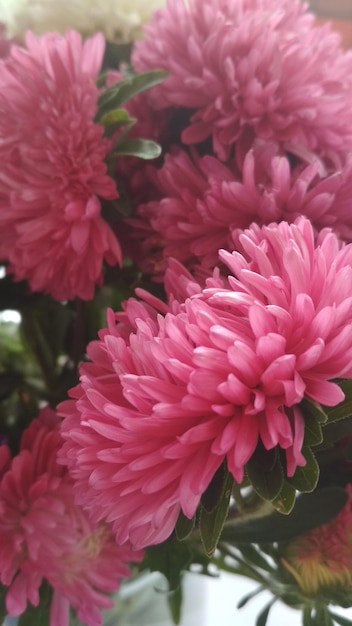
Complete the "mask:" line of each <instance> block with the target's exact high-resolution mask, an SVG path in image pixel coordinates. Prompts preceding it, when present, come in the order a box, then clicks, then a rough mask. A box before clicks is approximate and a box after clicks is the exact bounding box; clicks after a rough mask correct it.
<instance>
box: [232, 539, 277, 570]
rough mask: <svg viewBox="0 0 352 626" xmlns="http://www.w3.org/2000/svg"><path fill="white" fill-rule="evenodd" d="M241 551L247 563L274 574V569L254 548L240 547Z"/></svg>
mask: <svg viewBox="0 0 352 626" xmlns="http://www.w3.org/2000/svg"><path fill="white" fill-rule="evenodd" d="M239 550H241V553H242V555H243V557H244V558H245V559H246V561H249V562H250V563H251V564H252V565H255V566H256V567H259V568H260V569H262V570H264V571H266V572H269V573H270V574H272V573H273V571H274V568H273V567H272V566H271V565H270V563H269V562H268V561H267V560H266V559H265V558H264V557H263V555H262V554H261V553H260V552H258V550H257V549H256V548H255V547H254V546H252V545H248V546H240V547H239Z"/></svg>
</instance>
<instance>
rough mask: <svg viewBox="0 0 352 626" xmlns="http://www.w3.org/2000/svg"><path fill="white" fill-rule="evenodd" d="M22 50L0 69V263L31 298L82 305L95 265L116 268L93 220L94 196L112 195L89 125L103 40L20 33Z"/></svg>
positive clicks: (113, 246)
mask: <svg viewBox="0 0 352 626" xmlns="http://www.w3.org/2000/svg"><path fill="white" fill-rule="evenodd" d="M26 44H27V48H26V49H22V48H20V47H18V46H12V48H11V51H10V55H9V57H8V58H7V59H5V60H4V61H2V62H1V65H0V159H1V170H0V258H1V259H2V260H3V261H8V262H9V266H8V271H9V272H11V273H13V274H14V277H15V279H16V280H22V279H26V280H28V281H29V284H30V287H31V289H32V290H33V291H44V292H47V293H50V294H52V295H53V297H54V298H57V299H70V298H74V297H76V296H78V297H80V298H83V299H90V298H92V296H93V292H94V287H95V285H96V284H100V283H101V281H102V265H103V261H104V260H105V261H106V262H107V263H110V264H116V263H120V262H121V250H120V246H119V243H118V241H117V239H116V237H115V235H114V234H113V233H112V231H111V229H110V228H109V226H108V224H107V223H106V222H105V221H104V220H103V219H102V217H101V203H100V198H103V199H112V198H116V197H117V191H116V187H115V183H114V181H113V180H112V178H110V177H109V176H108V175H107V168H106V165H105V163H104V159H105V157H106V155H107V153H108V151H109V149H110V147H111V142H110V140H107V139H105V138H104V137H103V127H102V126H100V125H98V124H96V123H94V117H95V115H96V112H97V98H98V88H97V86H96V84H95V81H96V78H97V75H98V72H99V70H100V67H101V63H102V57H103V53H104V39H103V37H102V35H96V36H94V37H92V38H91V39H88V40H87V41H86V42H85V43H82V40H81V37H80V35H79V34H78V33H76V32H74V31H69V32H67V34H66V36H65V37H61V36H59V35H56V34H52V33H49V34H46V35H43V36H42V37H35V36H34V35H32V34H30V33H29V34H28V35H27V38H26Z"/></svg>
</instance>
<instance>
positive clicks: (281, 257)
mask: <svg viewBox="0 0 352 626" xmlns="http://www.w3.org/2000/svg"><path fill="white" fill-rule="evenodd" d="M239 239H240V245H241V249H242V253H240V252H233V253H229V252H225V251H223V252H222V253H221V259H222V260H223V262H224V263H225V264H226V265H227V266H228V268H229V271H230V276H229V278H228V279H227V280H225V279H222V278H221V277H220V276H219V275H218V274H216V272H215V273H214V275H213V277H211V278H209V279H208V280H207V285H206V287H205V288H202V286H201V285H197V283H196V281H195V280H194V279H193V281H192V279H190V280H188V276H189V275H188V273H187V271H186V270H183V269H182V267H181V266H180V265H179V264H177V263H175V262H174V263H173V264H172V268H171V269H172V275H171V277H168V279H167V281H166V282H167V286H168V288H169V289H171V290H172V288H173V287H172V285H173V283H176V288H175V290H174V296H176V298H177V297H180V296H181V297H182V294H186V295H187V296H188V297H187V299H186V300H185V301H184V302H183V303H182V302H178V301H177V300H175V299H172V301H171V305H170V306H171V307H172V308H171V310H169V312H168V311H167V307H166V305H161V304H160V303H158V302H157V301H156V300H155V299H153V298H152V296H149V297H147V299H148V304H143V303H141V302H138V301H136V300H133V299H131V300H129V301H128V302H127V304H126V307H125V312H124V314H123V315H122V316H121V315H120V314H118V315H117V316H115V315H114V314H113V313H112V312H110V314H109V317H108V327H107V328H106V329H104V330H102V331H101V332H100V335H99V340H98V341H95V342H92V343H91V344H90V345H89V346H88V355H89V357H90V359H91V362H90V363H85V364H83V365H82V367H81V371H80V374H81V377H80V384H79V385H78V386H77V387H76V388H75V389H73V390H72V391H71V396H72V398H73V399H72V400H69V401H66V402H64V403H62V404H61V405H60V406H59V411H60V413H61V414H62V415H64V416H65V419H64V421H63V426H62V429H63V430H62V432H63V437H64V439H65V440H66V441H65V444H64V446H63V449H62V452H61V458H62V461H63V462H64V463H66V464H68V466H69V468H70V472H71V475H72V477H73V479H74V482H75V489H76V494H77V497H78V499H79V502H80V503H81V504H82V505H83V506H86V507H88V508H89V510H90V511H91V513H92V515H93V517H94V519H96V520H99V519H104V518H106V519H108V520H109V521H110V522H113V526H114V530H115V532H116V536H117V539H118V541H120V542H123V541H126V540H127V539H128V538H130V540H131V541H132V543H133V544H135V545H137V546H143V545H147V544H152V543H159V542H161V541H163V540H164V539H165V538H166V537H167V536H168V535H169V534H170V533H171V531H172V529H173V526H174V524H175V522H176V519H177V516H178V513H179V511H180V509H182V511H183V513H184V514H185V515H187V516H188V517H192V515H193V514H194V512H195V510H196V508H197V506H198V504H199V500H200V497H201V495H202V493H204V491H205V490H206V488H207V486H208V485H209V483H210V481H211V479H212V477H213V475H214V473H215V472H216V470H217V469H218V467H219V466H220V465H221V464H222V463H223V461H224V460H226V461H227V465H228V468H229V470H230V472H231V473H232V474H233V476H234V478H235V479H236V480H237V481H239V482H241V481H242V478H243V474H244V469H245V466H246V463H247V462H248V461H249V460H250V459H251V457H252V455H253V453H254V452H255V450H256V447H257V445H258V443H260V442H261V443H262V445H263V446H264V448H266V449H268V450H269V449H273V448H275V447H279V448H281V449H282V450H283V451H284V452H285V455H286V468H285V472H286V474H287V475H288V476H292V475H293V474H294V472H295V470H296V468H297V466H300V465H301V466H302V465H304V464H305V462H306V460H305V458H304V456H303V455H302V444H303V438H304V429H305V422H304V415H303V414H302V412H301V410H300V407H299V404H300V402H301V401H302V399H303V398H304V397H305V396H307V397H308V398H311V399H312V400H315V401H317V402H321V403H323V404H326V405H336V404H338V403H339V402H340V401H341V400H342V399H343V397H344V396H343V392H342V391H341V389H340V388H339V387H338V385H337V384H336V383H334V382H331V381H332V380H333V379H335V378H337V377H352V366H351V363H352V340H351V336H352V333H351V331H352V325H351V313H352V269H351V267H352V246H351V245H349V246H346V247H344V248H341V247H340V243H339V241H338V239H337V238H336V236H335V235H334V234H332V233H331V232H329V231H325V232H322V233H321V234H320V236H319V239H318V242H317V243H316V244H315V242H314V234H313V229H312V227H311V224H310V223H309V222H308V221H307V220H305V219H303V218H301V219H300V220H298V221H297V222H296V223H295V224H293V225H289V224H287V223H286V222H282V223H281V224H279V225H277V224H271V225H270V226H266V227H262V228H259V226H256V225H252V227H251V228H250V229H248V230H247V231H245V232H244V233H242V235H241V236H240V238H239ZM140 295H142V296H144V297H146V295H145V294H140ZM153 307H154V309H153ZM157 308H158V309H159V311H160V312H161V313H162V315H160V314H159V315H158V314H157V310H156V309H157ZM116 322H117V323H116Z"/></svg>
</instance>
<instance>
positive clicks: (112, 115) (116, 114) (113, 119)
mask: <svg viewBox="0 0 352 626" xmlns="http://www.w3.org/2000/svg"><path fill="white" fill-rule="evenodd" d="M130 122H133V123H135V122H136V119H135V118H134V117H130V114H129V113H128V112H127V111H126V110H125V109H112V110H111V111H107V112H106V113H104V115H102V116H101V118H100V123H101V124H104V126H108V125H109V124H119V125H123V124H128V123H130Z"/></svg>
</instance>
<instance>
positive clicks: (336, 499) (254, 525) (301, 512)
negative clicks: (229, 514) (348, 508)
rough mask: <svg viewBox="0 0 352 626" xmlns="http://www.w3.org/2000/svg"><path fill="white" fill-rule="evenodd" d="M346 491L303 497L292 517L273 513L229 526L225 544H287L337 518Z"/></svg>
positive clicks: (224, 534)
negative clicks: (281, 542)
mask: <svg viewBox="0 0 352 626" xmlns="http://www.w3.org/2000/svg"><path fill="white" fill-rule="evenodd" d="M346 501H347V493H346V490H345V489H343V488H342V487H325V488H324V489H316V490H315V491H314V492H312V493H307V494H301V495H300V496H299V497H298V498H297V500H296V504H295V506H294V507H293V509H292V511H291V513H290V515H281V514H280V513H276V512H274V513H272V514H271V515H266V516H265V517H261V518H257V519H244V520H243V521H241V522H235V523H234V525H233V526H230V525H229V524H227V525H226V527H225V528H224V530H223V532H222V537H221V539H222V541H228V542H229V543H233V542H242V543H247V542H248V543H271V542H274V541H288V540H289V539H292V538H293V537H296V536H297V535H301V534H303V533H305V532H308V531H309V530H312V529H313V528H316V527H317V526H321V525H322V524H325V523H326V522H328V521H329V520H330V519H332V518H333V517H335V516H336V515H337V514H338V513H339V511H341V509H342V508H343V507H344V506H345V504H346Z"/></svg>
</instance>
